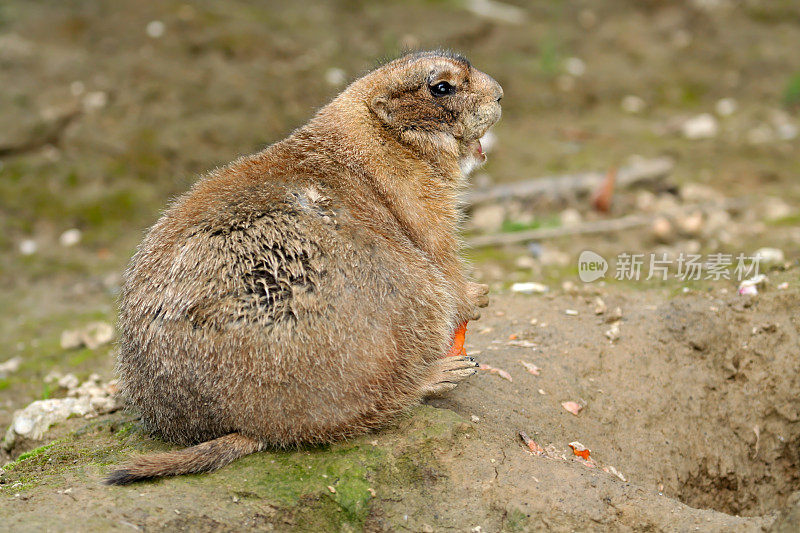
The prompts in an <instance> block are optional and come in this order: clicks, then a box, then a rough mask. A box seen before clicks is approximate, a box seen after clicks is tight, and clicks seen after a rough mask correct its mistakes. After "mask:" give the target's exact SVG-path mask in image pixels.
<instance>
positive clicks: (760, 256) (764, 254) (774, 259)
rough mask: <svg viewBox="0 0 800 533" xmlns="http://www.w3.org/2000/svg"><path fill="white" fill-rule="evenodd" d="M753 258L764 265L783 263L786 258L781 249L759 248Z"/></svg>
mask: <svg viewBox="0 0 800 533" xmlns="http://www.w3.org/2000/svg"><path fill="white" fill-rule="evenodd" d="M753 257H754V258H755V259H756V260H757V261H759V263H760V264H762V265H775V264H780V263H783V261H784V259H785V256H784V254H783V250H781V249H779V248H759V249H758V250H756V253H755V254H754V255H753Z"/></svg>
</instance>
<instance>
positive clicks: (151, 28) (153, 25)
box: [144, 20, 166, 39]
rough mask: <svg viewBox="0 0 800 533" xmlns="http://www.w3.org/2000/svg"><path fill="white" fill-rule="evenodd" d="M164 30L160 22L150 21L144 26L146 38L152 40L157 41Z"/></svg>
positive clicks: (164, 27)
mask: <svg viewBox="0 0 800 533" xmlns="http://www.w3.org/2000/svg"><path fill="white" fill-rule="evenodd" d="M164 30H166V26H164V23H163V22H161V21H160V20H151V21H150V22H148V23H147V26H145V29H144V31H145V33H147V36H148V37H150V38H152V39H158V38H160V37H162V36H163V35H164Z"/></svg>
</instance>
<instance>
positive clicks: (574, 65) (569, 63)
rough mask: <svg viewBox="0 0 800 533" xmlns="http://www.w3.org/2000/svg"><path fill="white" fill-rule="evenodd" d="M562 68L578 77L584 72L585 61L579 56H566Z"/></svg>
mask: <svg viewBox="0 0 800 533" xmlns="http://www.w3.org/2000/svg"><path fill="white" fill-rule="evenodd" d="M564 69H565V70H566V71H567V72H568V73H569V74H571V75H572V76H575V77H576V78H579V77H581V76H583V74H584V72H586V63H584V61H583V59H581V58H579V57H568V58H567V59H566V60H565V61H564Z"/></svg>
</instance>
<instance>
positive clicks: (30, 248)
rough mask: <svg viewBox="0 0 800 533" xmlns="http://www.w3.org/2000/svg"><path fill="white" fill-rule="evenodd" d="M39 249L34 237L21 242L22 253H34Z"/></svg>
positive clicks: (20, 250) (20, 249)
mask: <svg viewBox="0 0 800 533" xmlns="http://www.w3.org/2000/svg"><path fill="white" fill-rule="evenodd" d="M38 249H39V245H38V244H36V241H34V240H33V239H25V240H23V241H20V243H19V253H21V254H22V255H33V254H35V253H36V251H37V250H38Z"/></svg>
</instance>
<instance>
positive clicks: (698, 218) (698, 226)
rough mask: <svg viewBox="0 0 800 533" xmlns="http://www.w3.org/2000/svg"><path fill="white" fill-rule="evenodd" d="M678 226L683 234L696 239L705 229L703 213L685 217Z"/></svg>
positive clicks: (679, 220)
mask: <svg viewBox="0 0 800 533" xmlns="http://www.w3.org/2000/svg"><path fill="white" fill-rule="evenodd" d="M678 225H679V228H680V230H681V232H683V233H685V234H686V235H689V236H691V237H696V236H697V235H699V234H700V231H701V230H702V229H703V213H702V212H701V211H695V212H694V213H691V214H689V215H687V216H685V217H682V218H680V219H678Z"/></svg>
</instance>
